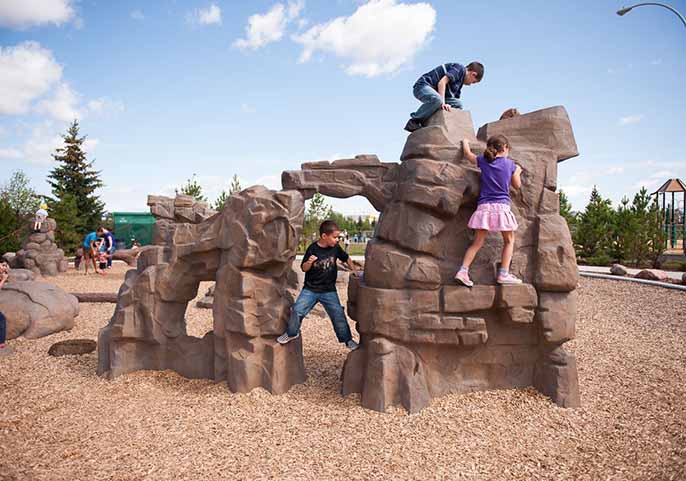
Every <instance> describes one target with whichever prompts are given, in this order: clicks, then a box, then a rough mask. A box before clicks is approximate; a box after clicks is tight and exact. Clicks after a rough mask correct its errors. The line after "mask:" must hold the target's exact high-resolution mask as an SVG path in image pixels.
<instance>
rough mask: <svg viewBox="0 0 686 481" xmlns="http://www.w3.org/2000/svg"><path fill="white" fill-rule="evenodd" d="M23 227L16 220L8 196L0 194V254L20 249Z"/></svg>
mask: <svg viewBox="0 0 686 481" xmlns="http://www.w3.org/2000/svg"><path fill="white" fill-rule="evenodd" d="M23 227H24V224H23V223H22V224H20V223H19V222H18V219H17V215H16V214H15V212H14V209H13V208H12V204H11V203H10V201H9V198H8V196H7V195H6V194H0V255H2V254H4V253H5V252H17V251H18V250H19V249H20V247H21V233H22V232H23V231H24V229H23Z"/></svg>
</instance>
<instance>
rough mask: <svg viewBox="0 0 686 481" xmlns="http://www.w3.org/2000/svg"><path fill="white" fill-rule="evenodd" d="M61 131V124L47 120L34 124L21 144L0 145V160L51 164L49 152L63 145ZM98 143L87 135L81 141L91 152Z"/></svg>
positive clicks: (87, 150) (52, 152)
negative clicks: (11, 145) (13, 145)
mask: <svg viewBox="0 0 686 481" xmlns="http://www.w3.org/2000/svg"><path fill="white" fill-rule="evenodd" d="M62 132H64V125H62V124H60V125H59V126H58V125H56V124H55V123H54V122H50V121H48V122H44V123H42V124H38V125H34V126H33V127H32V128H31V132H30V134H29V135H28V137H27V138H26V140H25V141H24V143H23V144H22V145H19V146H15V147H7V148H3V147H2V146H0V160H2V159H4V160H21V161H23V162H26V163H29V164H37V165H43V166H49V165H52V163H53V158H52V155H51V154H54V153H55V149H57V148H58V147H62V146H63V145H64V139H63V138H62V136H61V135H60V134H61V133H62ZM98 143H99V141H98V139H94V138H90V137H88V138H86V140H85V141H84V143H83V146H82V147H83V150H84V151H85V152H86V153H92V152H93V151H94V150H95V148H96V146H97V145H98Z"/></svg>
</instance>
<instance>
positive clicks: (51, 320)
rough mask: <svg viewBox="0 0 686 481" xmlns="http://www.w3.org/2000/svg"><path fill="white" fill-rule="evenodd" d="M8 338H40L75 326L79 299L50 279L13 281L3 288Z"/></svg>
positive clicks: (0, 301)
mask: <svg viewBox="0 0 686 481" xmlns="http://www.w3.org/2000/svg"><path fill="white" fill-rule="evenodd" d="M0 311H2V313H3V314H4V315H5V317H6V318H7V338H8V339H14V338H16V337H19V336H22V335H23V336H24V337H25V338H27V339H37V338H39V337H44V336H48V335H50V334H54V333H55V332H60V331H64V330H69V329H71V328H72V327H74V318H75V317H76V316H78V315H79V301H78V300H77V299H76V297H74V296H72V295H71V294H68V293H66V292H65V291H63V290H62V289H60V288H59V287H57V286H55V285H53V284H48V283H47V282H36V281H9V282H7V283H6V284H5V286H4V287H3V288H2V289H1V290H0Z"/></svg>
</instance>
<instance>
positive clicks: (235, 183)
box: [229, 174, 243, 195]
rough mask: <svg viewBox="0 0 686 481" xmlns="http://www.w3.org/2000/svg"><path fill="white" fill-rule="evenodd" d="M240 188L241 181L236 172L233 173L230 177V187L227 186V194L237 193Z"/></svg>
mask: <svg viewBox="0 0 686 481" xmlns="http://www.w3.org/2000/svg"><path fill="white" fill-rule="evenodd" d="M241 190H243V189H242V187H241V181H240V180H239V179H238V175H237V174H233V177H232V178H231V187H229V195H232V194H238V193H239V192H240V191H241Z"/></svg>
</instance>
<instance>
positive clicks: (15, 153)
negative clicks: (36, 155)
mask: <svg viewBox="0 0 686 481" xmlns="http://www.w3.org/2000/svg"><path fill="white" fill-rule="evenodd" d="M21 157H22V153H21V150H19V149H15V148H13V147H9V148H5V149H2V148H0V159H9V160H13V159H21Z"/></svg>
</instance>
